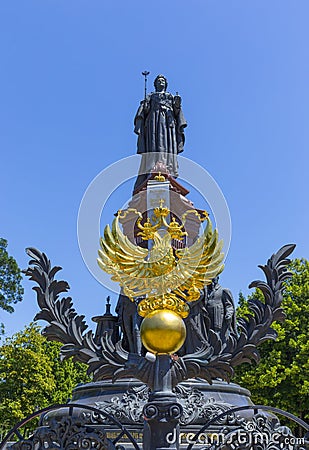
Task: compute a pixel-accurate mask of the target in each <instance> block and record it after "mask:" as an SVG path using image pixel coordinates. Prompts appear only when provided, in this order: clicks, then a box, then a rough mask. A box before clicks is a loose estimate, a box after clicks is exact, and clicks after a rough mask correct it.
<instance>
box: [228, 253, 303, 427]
mask: <svg viewBox="0 0 309 450" xmlns="http://www.w3.org/2000/svg"><path fill="white" fill-rule="evenodd" d="M290 268H291V270H292V272H293V277H292V279H291V280H290V281H289V282H288V283H286V289H285V293H284V299H283V303H282V306H283V308H284V310H285V312H286V315H287V318H286V320H285V322H283V323H275V324H274V325H273V328H275V329H276V331H277V333H278V338H277V340H276V341H275V342H273V341H269V342H265V343H264V344H262V345H261V347H259V349H260V353H261V362H260V364H259V365H258V366H256V365H251V366H249V365H247V364H244V365H242V366H240V367H239V368H237V371H236V381H237V382H238V383H239V384H241V385H242V386H244V387H247V388H248V389H249V390H250V391H251V393H252V400H253V402H254V403H255V404H258V403H259V404H264V405H270V406H275V407H277V408H281V409H283V410H285V411H289V412H291V413H292V414H294V415H296V416H297V417H300V418H302V419H304V420H307V421H308V419H309V261H307V260H305V259H301V260H299V259H295V260H294V261H293V262H292V263H291V267H290ZM253 296H254V297H256V296H258V298H260V299H261V294H260V292H258V291H257V292H256V293H254V294H253ZM246 312H247V305H246V301H245V299H244V297H243V296H241V298H240V307H239V313H240V314H241V315H242V314H244V313H246Z"/></svg>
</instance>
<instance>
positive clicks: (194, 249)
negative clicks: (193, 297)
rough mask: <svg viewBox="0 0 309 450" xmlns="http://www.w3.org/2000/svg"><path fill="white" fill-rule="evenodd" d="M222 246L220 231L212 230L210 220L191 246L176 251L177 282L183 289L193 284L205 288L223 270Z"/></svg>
mask: <svg viewBox="0 0 309 450" xmlns="http://www.w3.org/2000/svg"><path fill="white" fill-rule="evenodd" d="M222 246H223V241H222V240H221V241H219V240H218V232H217V230H214V231H213V230H212V224H211V221H210V220H208V223H207V226H206V228H205V231H204V233H203V234H202V235H201V236H200V237H199V238H198V239H197V240H196V241H195V243H194V244H193V245H191V247H186V248H184V249H179V250H177V251H176V256H177V258H178V261H177V278H178V282H177V284H178V286H179V288H180V289H181V291H184V290H188V289H190V287H192V284H193V285H194V286H195V287H196V288H198V289H203V287H205V286H206V285H207V284H210V283H211V280H212V279H213V278H215V277H216V276H217V275H219V274H220V273H221V272H222V270H223V268H224V264H223V263H222V260H223V258H224V253H223V252H222V251H221V250H222ZM181 280H182V283H181ZM180 285H181V286H180Z"/></svg>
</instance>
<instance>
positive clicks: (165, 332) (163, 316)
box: [141, 309, 186, 354]
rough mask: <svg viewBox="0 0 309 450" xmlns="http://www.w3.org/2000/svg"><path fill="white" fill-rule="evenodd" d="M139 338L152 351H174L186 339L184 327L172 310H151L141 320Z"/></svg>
mask: <svg viewBox="0 0 309 450" xmlns="http://www.w3.org/2000/svg"><path fill="white" fill-rule="evenodd" d="M141 339H142V343H143V345H144V346H145V347H146V349H147V350H149V351H150V352H152V353H169V354H171V353H175V352H177V350H179V349H180V347H181V346H182V344H183V343H184V341H185V339H186V327H185V324H184V322H183V320H182V318H181V317H180V316H179V315H178V314H176V313H175V312H174V311H170V310H168V309H161V310H156V311H152V312H151V313H149V314H148V315H147V316H146V317H145V318H144V320H143V322H142V325H141Z"/></svg>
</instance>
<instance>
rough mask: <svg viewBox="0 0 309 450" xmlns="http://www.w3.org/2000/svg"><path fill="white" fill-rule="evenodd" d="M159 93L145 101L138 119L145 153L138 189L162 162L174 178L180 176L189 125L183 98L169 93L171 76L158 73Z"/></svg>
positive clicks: (139, 143) (136, 123) (141, 148)
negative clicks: (167, 76)
mask: <svg viewBox="0 0 309 450" xmlns="http://www.w3.org/2000/svg"><path fill="white" fill-rule="evenodd" d="M154 87H155V92H152V93H151V94H148V95H147V96H146V98H145V99H144V100H143V101H142V102H141V104H140V106H139V108H138V111H137V113H136V116H135V119H134V126H135V128H134V132H135V133H136V134H137V135H138V140H137V153H140V154H142V155H143V157H142V162H141V167H140V170H139V176H138V178H137V180H136V183H135V187H134V190H136V189H137V188H138V186H140V185H141V184H142V183H143V182H144V181H145V180H146V179H147V176H148V174H149V173H150V172H151V170H152V169H153V167H154V166H155V164H156V162H158V161H161V162H162V163H164V164H165V166H166V168H167V170H168V171H169V173H170V174H171V175H172V176H173V177H177V175H178V162H177V155H178V153H181V152H182V151H183V147H184V142H185V136H184V128H185V127H186V126H187V123H186V120H185V118H184V116H183V113H182V109H181V97H179V95H172V94H170V93H169V92H166V88H167V79H166V78H165V76H163V75H158V76H157V77H156V79H155V81H154Z"/></svg>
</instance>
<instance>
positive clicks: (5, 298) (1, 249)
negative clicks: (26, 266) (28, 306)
mask: <svg viewBox="0 0 309 450" xmlns="http://www.w3.org/2000/svg"><path fill="white" fill-rule="evenodd" d="M7 245H8V243H7V241H6V240H5V239H2V238H0V308H2V309H4V310H5V311H7V312H9V313H12V312H13V311H14V308H13V306H12V305H13V304H15V303H17V302H20V301H21V300H22V295H23V293H24V290H23V288H22V286H21V279H22V277H21V273H20V269H19V267H18V265H17V262H16V261H15V259H14V258H13V256H9V254H8V252H7ZM3 332H4V326H3V324H0V334H3Z"/></svg>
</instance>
